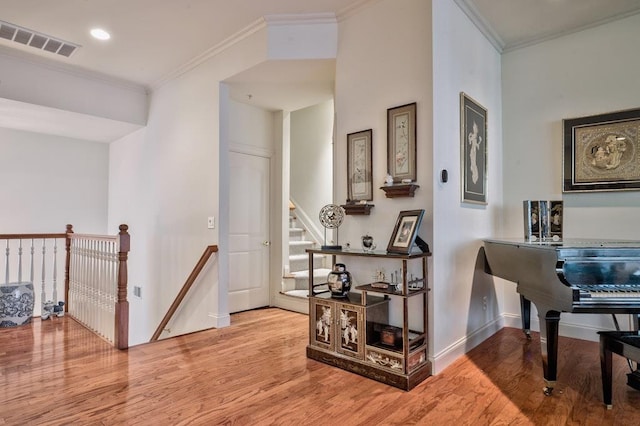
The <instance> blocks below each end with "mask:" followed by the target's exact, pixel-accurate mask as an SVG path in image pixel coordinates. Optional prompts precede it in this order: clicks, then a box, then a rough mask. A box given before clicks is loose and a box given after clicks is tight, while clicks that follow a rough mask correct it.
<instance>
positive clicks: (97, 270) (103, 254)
mask: <svg viewBox="0 0 640 426" xmlns="http://www.w3.org/2000/svg"><path fill="white" fill-rule="evenodd" d="M119 229H120V232H119V233H118V235H89V234H76V233H74V232H73V229H72V227H71V225H67V261H66V268H65V269H66V271H65V294H66V300H67V301H68V304H67V306H68V312H69V314H70V315H71V316H72V317H73V318H74V319H76V320H77V321H78V322H80V323H82V324H83V325H84V326H85V327H87V328H89V329H90V330H92V331H93V332H95V333H96V334H98V335H100V336H102V337H103V338H104V339H106V340H107V341H109V342H111V343H113V345H114V346H115V347H117V348H118V349H126V348H128V347H129V302H128V300H127V281H128V278H127V277H128V270H127V259H128V256H129V250H130V236H129V233H128V229H129V227H128V226H127V225H120V227H119Z"/></svg>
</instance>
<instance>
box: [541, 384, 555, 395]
mask: <svg viewBox="0 0 640 426" xmlns="http://www.w3.org/2000/svg"><path fill="white" fill-rule="evenodd" d="M542 392H544V395H545V396H551V393H552V392H553V388H550V387H549V386H545V387H544V388H542Z"/></svg>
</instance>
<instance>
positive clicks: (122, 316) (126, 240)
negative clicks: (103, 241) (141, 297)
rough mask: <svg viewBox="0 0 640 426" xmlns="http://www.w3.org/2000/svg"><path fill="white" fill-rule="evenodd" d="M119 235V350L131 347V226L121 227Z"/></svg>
mask: <svg viewBox="0 0 640 426" xmlns="http://www.w3.org/2000/svg"><path fill="white" fill-rule="evenodd" d="M119 229H120V232H119V233H118V239H119V247H120V249H119V251H118V300H117V301H116V318H115V321H116V324H115V342H114V343H115V346H116V347H117V348H118V349H127V348H128V347H129V301H128V300H127V283H128V272H127V258H128V257H129V248H130V236H129V233H128V232H127V230H128V229H129V226H127V225H124V224H123V225H120V228H119Z"/></svg>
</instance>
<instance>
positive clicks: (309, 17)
mask: <svg viewBox="0 0 640 426" xmlns="http://www.w3.org/2000/svg"><path fill="white" fill-rule="evenodd" d="M370 1H371V0H365V2H370ZM336 22H337V19H336V15H335V14H333V13H312V14H297V15H296V14H291V15H266V16H263V17H261V18H259V19H257V20H255V21H254V22H252V23H251V24H249V25H248V26H246V27H245V28H243V29H242V30H240V31H238V32H236V33H235V34H233V35H232V36H230V37H227V38H226V39H224V40H223V41H222V42H220V43H218V44H216V45H215V46H213V47H211V48H209V49H207V50H206V51H204V52H203V53H201V54H200V55H198V56H196V57H195V58H193V59H191V60H190V61H189V62H187V63H185V64H184V65H182V66H180V67H179V68H178V69H176V70H175V71H173V72H171V73H169V74H167V75H165V76H164V77H163V78H161V79H160V80H158V81H156V82H155V83H154V84H152V85H151V89H152V90H156V89H158V88H160V87H162V86H163V85H164V84H166V83H167V82H168V81H170V80H173V79H175V78H178V77H180V76H181V75H183V74H185V73H187V72H189V71H190V70H192V69H194V68H196V67H197V66H199V65H200V64H202V63H203V62H205V61H207V60H208V59H211V58H213V57H214V56H216V55H219V54H220V53H222V52H223V51H225V50H226V49H228V48H230V47H231V46H233V45H235V44H236V43H239V42H240V41H242V40H244V39H245V38H247V37H249V36H251V35H253V34H255V33H256V32H258V31H260V30H263V29H265V28H268V27H270V26H278V25H317V24H331V23H336Z"/></svg>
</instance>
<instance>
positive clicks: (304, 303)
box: [273, 293, 309, 315]
mask: <svg viewBox="0 0 640 426" xmlns="http://www.w3.org/2000/svg"><path fill="white" fill-rule="evenodd" d="M273 306H275V307H276V308H280V309H285V310H287V311H293V312H298V313H301V314H306V315H309V300H308V299H302V298H300V297H291V296H287V295H285V294H281V293H278V294H276V295H275V296H274V297H273Z"/></svg>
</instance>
